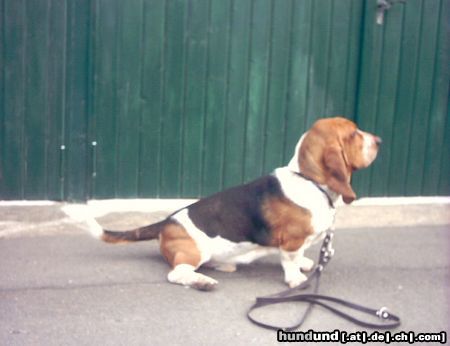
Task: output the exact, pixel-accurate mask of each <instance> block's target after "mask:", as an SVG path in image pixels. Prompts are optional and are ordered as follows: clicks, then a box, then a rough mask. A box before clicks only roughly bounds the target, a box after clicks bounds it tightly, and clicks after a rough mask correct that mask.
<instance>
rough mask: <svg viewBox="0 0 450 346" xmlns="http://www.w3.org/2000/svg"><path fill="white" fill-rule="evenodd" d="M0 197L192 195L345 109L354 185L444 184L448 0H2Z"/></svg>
mask: <svg viewBox="0 0 450 346" xmlns="http://www.w3.org/2000/svg"><path fill="white" fill-rule="evenodd" d="M0 4H1V16H0V28H1V35H0V40H1V41H0V50H1V51H0V59H1V60H0V66H1V69H0V80H1V81H2V83H1V86H0V88H1V92H0V112H1V113H0V160H1V161H0V162H1V166H0V173H1V178H0V199H46V198H49V199H61V200H83V199H86V198H112V197H137V196H139V197H198V196H202V195H206V194H209V193H212V192H214V191H218V190H220V189H222V188H224V187H227V186H231V185H235V184H238V183H241V182H243V181H248V180H250V179H253V178H255V177H257V176H259V175H261V174H265V173H268V172H270V171H271V170H272V169H273V168H274V167H277V166H280V165H284V164H285V163H286V162H287V161H288V160H289V158H290V156H291V155H292V152H293V148H294V146H295V143H296V141H297V139H298V137H299V136H300V134H301V133H302V132H303V131H304V130H305V129H306V128H308V126H310V125H311V123H312V122H313V121H314V120H315V119H317V118H319V117H323V116H331V115H336V114H344V115H346V116H347V117H349V118H351V119H354V120H356V121H357V122H358V123H359V124H360V125H361V127H362V128H364V129H367V130H369V131H374V132H376V133H377V134H378V135H380V136H381V137H383V140H384V144H383V150H382V152H381V154H380V157H379V159H378V160H377V162H376V164H375V165H374V166H373V168H371V169H369V170H366V171H364V172H359V173H358V174H357V175H356V176H355V184H356V189H357V191H358V192H359V195H360V196H375V195H390V196H392V195H447V194H448V193H449V182H450V167H449V160H448V159H449V157H450V153H449V150H450V144H449V137H450V129H449V126H450V125H449V124H450V121H449V120H450V119H449V113H448V99H449V98H448V86H449V84H448V83H449V70H448V52H449V49H448V40H447V37H446V35H447V31H448V21H449V1H448V0H407V2H406V4H404V5H403V4H396V5H394V6H393V7H392V8H391V9H390V10H388V11H387V12H386V13H385V16H384V23H383V24H382V25H379V24H377V23H376V11H377V1H376V0H365V1H361V0H320V1H318V0H190V1H188V0H129V1H121V0H77V1H68V0H0Z"/></svg>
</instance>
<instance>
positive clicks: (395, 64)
mask: <svg viewBox="0 0 450 346" xmlns="http://www.w3.org/2000/svg"><path fill="white" fill-rule="evenodd" d="M402 17H403V7H402V6H394V7H392V9H391V10H390V11H389V18H386V21H385V24H384V26H383V29H384V36H383V42H382V47H381V48H380V49H381V51H382V56H381V65H380V67H379V72H378V73H379V76H380V77H379V79H380V84H379V86H378V90H377V91H376V92H377V94H378V100H377V104H376V125H375V128H368V129H367V130H368V131H373V132H374V133H377V134H378V135H379V136H381V138H383V143H384V145H383V147H386V148H390V147H391V143H392V136H393V132H392V124H393V121H394V116H395V103H396V98H397V90H398V86H399V84H398V75H399V73H398V71H399V57H400V47H401V28H402ZM388 19H389V20H388ZM390 156H391V151H390V150H381V151H380V153H379V154H378V157H377V161H376V164H375V165H373V166H372V167H371V172H372V177H371V183H370V194H371V195H372V196H374V195H376V196H385V195H386V194H387V183H388V181H387V177H388V176H389V164H390Z"/></svg>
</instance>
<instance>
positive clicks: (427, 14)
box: [405, 1, 440, 196]
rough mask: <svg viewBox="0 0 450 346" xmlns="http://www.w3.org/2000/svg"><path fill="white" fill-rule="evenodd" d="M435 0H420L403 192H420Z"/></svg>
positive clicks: (433, 48)
mask: <svg viewBox="0 0 450 346" xmlns="http://www.w3.org/2000/svg"><path fill="white" fill-rule="evenodd" d="M439 5H440V4H439V2H437V1H423V12H422V26H421V35H420V49H419V52H418V66H417V69H418V70H417V73H418V74H417V82H416V83H417V84H416V90H415V100H414V109H413V113H412V116H413V124H412V128H411V138H413V140H411V142H410V146H409V160H408V170H407V175H406V186H405V187H406V190H405V193H406V195H413V196H417V195H420V194H421V193H422V188H421V187H422V183H423V179H424V176H423V172H424V170H423V167H424V165H425V163H426V162H425V160H426V158H425V152H426V147H425V145H426V143H427V131H428V122H429V110H430V102H431V91H432V89H433V88H432V86H433V75H434V74H433V70H434V64H435V55H436V44H437V30H438V15H439V7H440V6H439Z"/></svg>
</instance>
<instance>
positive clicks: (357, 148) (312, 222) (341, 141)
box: [89, 117, 381, 290]
mask: <svg viewBox="0 0 450 346" xmlns="http://www.w3.org/2000/svg"><path fill="white" fill-rule="evenodd" d="M380 143H381V139H380V138H379V137H377V136H375V135H373V134H370V133H367V132H364V131H361V130H360V129H358V128H357V126H356V125H355V124H354V123H353V122H352V121H350V120H348V119H345V118H341V117H336V118H325V119H320V120H318V121H316V122H315V123H314V124H313V126H312V127H311V128H310V129H309V130H308V131H307V132H306V133H305V134H303V136H301V138H300V140H299V141H298V143H297V146H296V148H295V152H294V156H293V157H292V159H291V161H290V162H289V164H288V165H287V166H285V167H280V168H277V169H275V170H274V171H273V173H272V174H270V175H267V176H264V177H261V178H259V179H256V180H254V181H252V182H250V183H247V184H244V185H240V186H237V187H233V188H230V189H227V190H224V191H222V192H219V193H217V194H214V195H212V196H209V197H206V198H202V199H200V200H199V201H197V202H196V203H193V204H191V205H189V206H187V207H185V208H183V209H180V210H178V211H176V212H174V213H173V214H171V215H170V216H168V217H167V218H166V219H164V220H163V221H160V222H157V223H154V224H151V225H148V226H145V227H141V228H138V229H134V230H130V231H123V232H115V231H108V230H104V229H103V228H102V227H101V226H100V225H99V224H98V223H97V222H96V221H95V220H94V219H90V220H89V224H90V228H91V231H92V232H93V234H94V235H96V236H97V237H98V238H100V239H102V240H103V241H105V242H108V243H122V242H133V241H140V240H150V239H157V238H158V239H159V242H160V250H161V253H162V255H163V256H164V258H165V259H166V260H167V262H168V263H169V264H170V266H171V270H170V272H169V273H168V276H167V279H168V281H169V282H171V283H175V284H181V285H185V286H190V287H194V288H197V289H200V290H211V289H213V288H214V287H215V286H216V285H217V281H216V280H214V279H213V278H211V277H209V276H206V275H204V274H201V273H198V272H197V269H198V268H199V267H200V266H202V265H207V266H209V267H213V268H215V269H217V270H221V271H227V272H232V271H235V270H236V264H245V263H250V262H252V261H253V260H255V259H257V258H260V257H262V256H265V255H268V254H272V253H279V254H280V257H281V266H282V268H283V270H284V280H285V282H286V283H287V284H288V285H289V286H290V287H295V286H297V285H299V284H301V283H302V282H303V281H304V280H306V276H305V275H304V274H303V272H302V271H309V270H311V269H312V267H313V264H314V263H313V261H312V260H311V259H309V258H306V257H305V256H304V252H305V249H307V248H308V247H309V246H310V245H311V244H312V243H314V242H315V241H317V240H319V239H320V238H321V236H322V235H324V233H325V231H326V230H327V229H329V228H330V227H331V226H332V223H333V221H334V215H335V207H334V204H335V203H336V202H337V200H338V199H339V198H340V197H341V196H342V199H343V200H344V202H345V203H351V202H352V201H353V200H354V199H355V198H356V195H355V192H354V191H353V189H352V186H351V185H350V182H351V176H352V173H353V171H355V170H358V169H361V168H365V167H367V166H369V165H370V164H371V163H372V162H373V161H374V160H375V158H376V156H377V153H378V149H379V145H380Z"/></svg>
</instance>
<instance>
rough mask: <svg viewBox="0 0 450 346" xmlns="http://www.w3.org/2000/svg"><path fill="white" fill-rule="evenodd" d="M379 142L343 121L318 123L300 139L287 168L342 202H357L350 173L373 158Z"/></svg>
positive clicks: (346, 120) (322, 120)
mask: <svg viewBox="0 0 450 346" xmlns="http://www.w3.org/2000/svg"><path fill="white" fill-rule="evenodd" d="M380 144H381V139H380V138H379V137H377V136H375V135H373V134H370V133H368V132H364V131H361V130H360V129H358V128H357V126H356V125H355V123H353V122H352V121H350V120H348V119H345V118H340V117H336V118H326V119H321V120H318V121H316V122H315V123H314V125H313V126H312V127H311V129H309V130H308V132H306V133H305V134H304V135H303V136H302V138H301V139H300V141H299V143H298V145H297V148H296V153H295V156H294V158H293V160H292V161H291V163H290V166H292V164H294V165H295V166H297V168H298V167H300V171H301V172H302V174H304V175H305V176H307V177H309V178H311V179H312V180H314V181H316V182H317V183H319V184H323V185H326V186H328V188H329V189H331V190H332V191H334V192H336V193H338V194H340V195H342V197H343V200H344V202H345V203H351V202H352V201H353V200H355V199H356V194H355V192H354V191H353V189H352V187H351V185H350V181H351V176H352V173H353V171H355V170H358V169H361V168H365V167H367V166H369V165H370V164H371V163H372V162H373V161H374V160H375V158H376V156H377V153H378V148H379V146H380Z"/></svg>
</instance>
